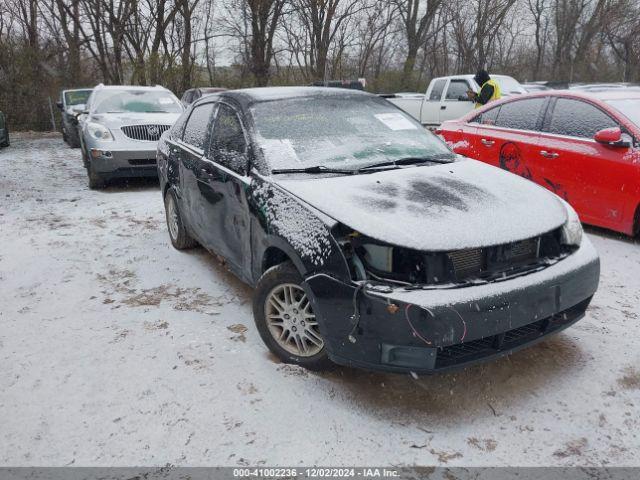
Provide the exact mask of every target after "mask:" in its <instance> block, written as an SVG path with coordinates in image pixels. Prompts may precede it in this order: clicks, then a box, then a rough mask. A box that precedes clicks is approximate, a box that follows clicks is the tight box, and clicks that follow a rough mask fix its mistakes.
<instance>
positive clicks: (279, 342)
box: [253, 262, 333, 370]
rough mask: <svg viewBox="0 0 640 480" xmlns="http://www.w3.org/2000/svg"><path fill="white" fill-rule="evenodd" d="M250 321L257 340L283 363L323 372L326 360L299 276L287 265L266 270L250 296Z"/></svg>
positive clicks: (329, 366) (312, 313)
mask: <svg viewBox="0 0 640 480" xmlns="http://www.w3.org/2000/svg"><path fill="white" fill-rule="evenodd" d="M253 317H254V320H255V322H256V327H257V328H258V332H259V333H260V337H262V340H263V341H264V343H265V344H266V345H267V347H269V350H271V351H272V352H273V353H274V354H275V355H276V356H277V357H278V358H280V359H281V360H282V361H283V362H286V363H293V364H296V365H300V366H302V367H305V368H307V369H309V370H327V369H329V368H331V366H333V362H331V360H329V357H328V355H327V350H326V347H325V344H324V339H323V338H322V335H321V334H320V331H319V329H318V321H317V319H316V316H315V314H314V312H313V305H312V304H311V299H310V298H309V297H308V296H307V294H306V293H305V291H304V289H303V288H302V276H301V275H300V274H299V273H298V271H297V270H296V268H295V267H294V266H293V265H292V264H291V263H290V262H285V263H281V264H280V265H276V266H275V267H271V268H270V269H268V270H267V271H266V272H265V273H264V275H262V277H260V280H259V281H258V286H257V287H256V291H255V294H254V296H253Z"/></svg>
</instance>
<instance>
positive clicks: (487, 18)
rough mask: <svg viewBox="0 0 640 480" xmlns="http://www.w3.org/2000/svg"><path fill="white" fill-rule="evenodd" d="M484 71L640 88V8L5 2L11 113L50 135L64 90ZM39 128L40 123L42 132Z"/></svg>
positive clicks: (278, 0)
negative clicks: (53, 102) (53, 105)
mask: <svg viewBox="0 0 640 480" xmlns="http://www.w3.org/2000/svg"><path fill="white" fill-rule="evenodd" d="M479 67H485V68H487V69H488V70H489V71H490V72H499V73H504V74H510V75H512V76H514V77H516V78H517V79H518V80H520V81H525V80H527V81H536V80H553V81H564V82H589V81H630V82H637V81H640V2H638V1H637V0H446V1H445V0H3V2H2V3H0V110H3V111H4V112H5V113H7V114H8V116H9V118H10V119H11V122H12V124H14V125H17V126H18V127H19V128H40V127H39V125H40V124H42V125H43V127H42V128H46V127H47V125H49V122H47V121H46V120H45V121H44V122H42V118H43V117H44V118H45V119H46V118H48V115H49V112H48V108H49V107H48V105H47V97H48V96H52V97H55V96H57V94H58V92H59V90H60V89H61V88H63V87H74V86H92V85H95V84H96V83H99V82H104V83H107V84H140V85H154V84H161V85H164V86H166V87H168V88H170V89H171V90H173V91H174V92H175V93H176V94H177V95H181V94H182V93H183V91H184V90H186V89H187V88H190V87H193V86H201V85H211V86H224V87H227V88H237V87H246V86H264V85H292V84H298V85H299V84H309V83H312V82H314V81H323V80H329V79H355V78H365V79H366V81H367V89H368V90H371V91H376V92H396V91H416V90H417V91H423V90H424V88H425V86H426V84H427V83H428V81H429V79H430V78H432V77H434V76H439V75H448V74H454V73H470V72H474V71H475V70H476V69H477V68H479ZM39 122H40V123H39Z"/></svg>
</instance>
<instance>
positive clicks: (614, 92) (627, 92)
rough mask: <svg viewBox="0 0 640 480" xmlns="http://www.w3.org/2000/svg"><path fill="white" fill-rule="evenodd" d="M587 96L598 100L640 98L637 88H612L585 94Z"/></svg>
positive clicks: (639, 91)
mask: <svg viewBox="0 0 640 480" xmlns="http://www.w3.org/2000/svg"><path fill="white" fill-rule="evenodd" d="M585 93H587V95H591V96H593V97H595V98H598V99H600V100H604V101H606V100H627V99H629V100H630V99H638V98H640V88H639V87H626V88H613V89H602V90H596V91H593V90H592V91H589V92H585Z"/></svg>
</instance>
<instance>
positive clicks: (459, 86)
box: [445, 80, 469, 100]
mask: <svg viewBox="0 0 640 480" xmlns="http://www.w3.org/2000/svg"><path fill="white" fill-rule="evenodd" d="M467 90H469V84H468V83H467V82H466V81H464V80H451V82H450V83H449V88H448V89H447V96H446V97H445V98H446V99H447V100H458V99H459V98H460V97H463V98H465V99H466V98H467Z"/></svg>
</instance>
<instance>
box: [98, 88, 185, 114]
mask: <svg viewBox="0 0 640 480" xmlns="http://www.w3.org/2000/svg"><path fill="white" fill-rule="evenodd" d="M92 103H94V113H124V112H134V113H180V112H182V107H181V105H180V101H179V100H178V99H177V98H176V97H175V96H174V95H173V94H171V93H170V92H167V91H164V90H104V91H101V92H99V93H97V94H96V100H95V102H92Z"/></svg>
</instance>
